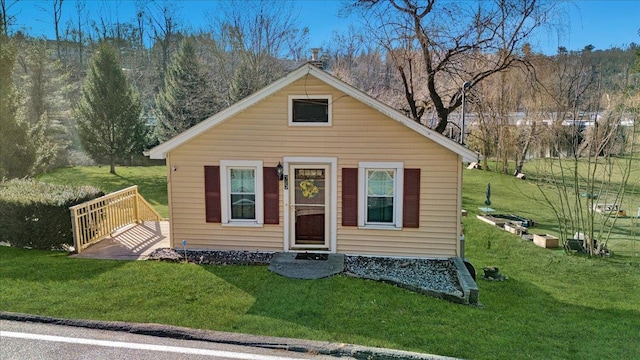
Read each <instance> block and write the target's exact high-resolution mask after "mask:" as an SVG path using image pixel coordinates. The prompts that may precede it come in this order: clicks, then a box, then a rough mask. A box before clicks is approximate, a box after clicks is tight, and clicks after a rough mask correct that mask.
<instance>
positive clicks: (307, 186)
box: [289, 164, 331, 250]
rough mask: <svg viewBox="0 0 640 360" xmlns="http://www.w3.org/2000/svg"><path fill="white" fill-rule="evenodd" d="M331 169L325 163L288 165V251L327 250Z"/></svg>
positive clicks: (329, 230)
mask: <svg viewBox="0 0 640 360" xmlns="http://www.w3.org/2000/svg"><path fill="white" fill-rule="evenodd" d="M330 169H331V167H330V165H328V164H304V165H303V164H292V165H290V168H289V199H290V205H289V207H290V209H289V216H290V219H289V235H290V241H289V244H290V248H291V250H304V249H318V250H329V240H330V238H331V227H330V224H331V206H330V204H331V202H330V199H331V196H330V189H331V186H330V179H331V177H330Z"/></svg>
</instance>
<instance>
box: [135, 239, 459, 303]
mask: <svg viewBox="0 0 640 360" xmlns="http://www.w3.org/2000/svg"><path fill="white" fill-rule="evenodd" d="M184 254H185V253H184V252H183V251H179V250H172V249H158V250H155V251H154V252H153V253H151V255H149V258H148V259H149V260H162V261H175V262H179V261H184ZM186 254H187V259H188V261H189V262H193V263H196V264H207V265H268V264H269V262H270V261H271V258H272V257H273V253H267V252H258V251H190V250H187V252H186ZM344 265H345V274H346V275H350V276H355V277H360V278H366V279H371V280H376V281H384V282H389V283H393V284H395V285H398V286H401V287H404V288H408V289H411V290H414V291H418V292H422V293H427V294H430V295H434V296H438V297H442V296H441V295H440V294H450V295H453V296H455V297H460V296H462V294H463V292H462V288H461V286H460V284H459V281H458V276H457V269H456V266H455V264H454V263H453V261H451V260H436V259H407V258H405V259H403V258H385V257H369V256H354V255H349V256H345V264H344Z"/></svg>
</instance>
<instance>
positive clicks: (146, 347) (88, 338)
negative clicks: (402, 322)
mask: <svg viewBox="0 0 640 360" xmlns="http://www.w3.org/2000/svg"><path fill="white" fill-rule="evenodd" d="M0 359H1V360H10V359H12V360H13V359H16V360H18V359H19V360H22V359H29V360H31V359H56V360H57V359H150V360H164V359H167V360H168V359H198V360H199V359H207V360H210V359H239V360H290V359H314V360H325V359H333V360H335V357H331V356H319V355H313V354H307V353H295V352H287V351H283V350H271V349H262V348H255V347H246V346H235V345H224V344H218V343H212V342H205V341H193V340H178V339H171V338H162V337H154V336H147V335H137V334H131V333H126V332H119V331H106V330H96V329H87V328H78V327H71V326H62V325H53V324H40V323H29V322H16V321H8V320H0ZM341 359H352V358H348V357H342V358H341Z"/></svg>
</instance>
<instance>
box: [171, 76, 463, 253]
mask: <svg viewBox="0 0 640 360" xmlns="http://www.w3.org/2000/svg"><path fill="white" fill-rule="evenodd" d="M300 94H311V95H314V94H315V95H327V94H330V95H332V111H333V113H332V115H333V125H332V126H330V127H308V126H305V127H292V126H288V114H287V103H288V96H289V95H300ZM169 155H170V156H168V158H167V167H168V169H173V168H174V167H175V169H176V170H175V171H172V170H168V173H169V193H170V194H171V207H172V209H171V226H172V237H171V238H172V241H173V246H174V247H181V243H182V240H183V239H184V240H187V243H188V247H189V248H192V249H221V250H232V249H239V250H260V251H282V250H283V249H284V224H285V221H284V218H283V217H284V211H283V199H284V198H285V197H284V194H283V190H282V183H280V184H281V185H280V194H279V199H280V200H279V202H280V206H279V217H280V221H279V224H278V225H269V224H265V225H263V226H262V227H246V228H245V227H231V226H224V225H222V224H218V223H207V222H205V197H204V172H203V167H204V166H215V165H219V161H220V160H221V159H223V160H263V161H264V166H265V167H273V166H276V165H277V164H278V162H282V161H283V157H335V158H337V159H338V171H337V177H338V184H337V187H338V194H336V198H337V218H336V221H337V247H336V250H337V252H340V253H347V254H368V255H393V256H412V257H415V256H420V257H449V256H455V255H456V253H457V248H458V241H457V240H458V237H457V231H458V229H459V224H458V223H459V213H460V211H459V210H460V205H459V199H460V196H461V194H460V193H459V192H458V191H459V188H458V185H459V181H458V180H459V176H460V172H461V165H460V158H459V156H458V155H457V154H455V153H453V152H451V151H449V150H447V149H445V148H444V147H442V146H440V145H438V144H436V143H435V142H433V141H431V140H429V139H427V138H425V137H424V136H422V135H420V134H417V133H415V132H414V131H412V130H410V129H408V128H407V127H406V126H404V125H403V124H401V123H399V122H397V121H395V120H392V119H390V118H388V117H386V116H385V115H383V114H381V113H380V112H378V111H376V110H374V109H372V108H370V107H368V106H367V105H365V104H363V103H361V102H359V101H357V100H355V99H353V98H352V97H350V96H347V95H345V94H344V93H342V92H340V91H337V90H335V89H334V88H332V87H330V86H329V85H327V84H325V83H324V82H321V81H320V80H318V79H316V78H314V77H312V76H308V77H304V78H302V79H300V80H298V81H296V82H294V83H292V84H291V85H289V86H287V87H285V88H284V89H282V90H280V91H278V92H276V93H275V94H273V95H271V96H269V97H267V98H265V99H264V100H262V101H261V102H259V103H258V104H256V105H254V106H253V107H252V108H249V109H246V110H244V111H242V112H240V113H238V114H236V115H235V116H234V117H232V118H230V119H227V120H226V121H225V122H223V123H221V124H219V125H218V126H216V127H214V128H212V129H210V130H208V131H206V132H204V133H202V134H200V135H199V136H197V137H195V138H193V139H191V140H190V141H188V142H186V143H184V144H182V145H180V146H178V147H177V148H175V149H173V150H172V151H171V152H170V154H169ZM360 161H369V162H385V161H394V162H397V161H401V162H403V163H404V167H405V168H414V169H420V171H421V174H420V176H421V179H422V182H421V185H420V226H419V228H404V229H402V230H399V231H398V230H374V229H360V228H358V227H353V226H342V197H341V194H342V186H341V185H342V168H345V167H347V168H357V167H358V162H360Z"/></svg>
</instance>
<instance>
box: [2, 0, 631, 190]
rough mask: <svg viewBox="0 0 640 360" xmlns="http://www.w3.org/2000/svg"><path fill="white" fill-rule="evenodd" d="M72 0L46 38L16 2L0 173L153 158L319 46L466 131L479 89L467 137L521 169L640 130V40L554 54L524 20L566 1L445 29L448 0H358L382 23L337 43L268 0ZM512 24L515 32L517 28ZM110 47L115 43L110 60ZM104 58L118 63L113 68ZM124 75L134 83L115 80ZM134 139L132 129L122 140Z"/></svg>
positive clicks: (345, 68)
mask: <svg viewBox="0 0 640 360" xmlns="http://www.w3.org/2000/svg"><path fill="white" fill-rule="evenodd" d="M62 3H63V1H62V0H52V1H50V2H49V3H47V6H49V7H50V13H51V15H52V16H51V25H52V26H53V27H55V34H56V38H55V39H44V38H38V37H33V36H31V35H30V34H29V33H26V32H23V31H22V30H21V29H15V28H13V27H12V20H15V18H14V16H18V15H12V14H11V13H10V9H9V7H8V6H7V5H8V3H7V2H5V1H4V0H3V1H2V14H1V15H2V16H1V17H0V25H1V26H0V30H1V31H2V33H1V34H0V68H1V69H2V74H1V75H2V80H1V81H2V84H1V86H2V100H1V106H2V108H1V109H2V114H1V115H0V116H1V119H0V120H1V122H0V126H1V127H2V131H0V133H1V135H0V137H1V139H0V157H1V159H0V178H1V177H8V178H11V177H23V176H27V175H35V174H38V173H41V172H43V171H46V170H48V169H51V168H54V167H59V166H67V165H80V164H93V163H98V164H109V163H111V165H112V167H113V166H114V165H115V163H118V164H136V163H144V158H143V157H142V155H141V154H142V152H143V151H144V150H146V149H149V148H150V147H152V146H154V145H157V144H158V143H160V142H161V141H166V140H167V139H169V138H171V137H173V136H175V135H177V134H178V133H180V132H182V131H184V130H185V129H187V128H189V127H190V126H193V125H195V124H196V123H197V122H199V121H202V120H204V119H205V118H207V117H208V116H211V115H213V114H215V113H216V112H218V111H220V110H221V109H224V108H225V107H227V106H230V105H232V104H234V103H235V102H237V101H239V100H241V99H243V98H244V97H246V96H248V95H250V94H252V93H253V92H255V91H257V90H259V89H260V88H262V87H264V86H266V85H267V84H269V83H270V82H272V81H274V80H275V79H278V78H280V77H281V76H283V75H284V74H286V73H287V72H289V71H291V70H293V69H295V68H296V67H298V66H300V65H301V64H303V63H305V62H306V61H309V60H311V53H312V51H311V48H312V47H316V46H317V47H320V46H321V47H322V48H321V50H320V52H319V59H316V60H320V61H321V62H322V64H323V68H324V69H325V70H326V71H328V72H329V73H331V74H333V75H335V76H337V77H338V78H340V79H342V80H344V81H346V82H347V83H350V84H352V85H353V86H355V87H357V88H359V89H361V90H363V91H365V92H367V93H368V94H370V95H371V96H373V97H375V98H377V99H379V100H381V101H382V102H384V103H387V104H389V105H391V106H393V107H395V108H397V109H398V110H400V111H402V112H404V113H405V114H406V115H407V116H408V117H410V118H413V119H414V120H415V121H417V122H419V123H421V124H423V125H424V126H428V127H431V128H433V129H435V130H436V131H438V132H441V133H443V134H444V135H446V136H449V137H451V138H452V139H453V140H455V141H460V135H461V128H462V124H461V105H462V99H463V98H465V97H466V98H465V102H466V104H465V105H466V112H467V113H466V116H467V124H466V128H465V137H464V142H465V143H466V144H467V145H468V146H469V147H471V148H473V149H474V150H477V151H478V152H480V153H482V154H484V155H487V157H491V158H494V159H496V160H498V163H499V164H502V165H501V167H500V168H499V169H498V170H500V171H508V164H509V162H515V163H517V164H519V165H520V167H519V169H520V170H521V168H522V165H523V161H524V159H525V158H528V157H531V156H545V155H572V154H575V153H579V154H587V153H589V152H594V151H603V149H602V146H601V145H596V143H598V144H599V143H600V141H599V140H602V139H607V141H608V142H607V145H606V148H607V151H608V152H610V153H612V154H623V153H625V149H626V145H627V144H628V141H629V140H628V139H630V138H633V137H630V136H629V134H628V132H629V131H632V132H634V133H635V132H637V131H638V130H637V123H638V116H637V115H638V91H639V89H640V88H639V86H640V76H639V75H638V73H639V72H640V61H639V60H638V59H639V58H640V46H639V45H638V44H635V43H631V44H629V45H628V46H626V47H624V48H611V49H595V48H594V47H593V46H591V45H589V44H585V45H584V48H582V49H579V50H568V49H565V48H559V49H558V51H557V53H556V54H553V55H546V54H542V53H540V52H539V51H537V50H536V49H535V48H534V47H532V45H531V44H530V42H529V38H528V37H527V34H526V33H522V32H523V31H524V30H523V27H524V26H525V25H526V26H530V27H531V29H525V30H526V31H529V30H532V29H534V28H536V27H541V26H544V25H545V23H544V18H539V17H538V16H539V15H538V14H539V13H541V12H544V11H547V12H551V11H553V8H552V7H549V8H541V6H542V5H539V3H536V2H535V1H523V2H516V1H506V2H504V3H505V4H516V5H518V4H520V3H523V4H524V5H525V8H523V9H519V10H518V11H513V13H510V12H509V11H506V10H505V11H503V12H502V14H504V15H503V17H502V18H499V17H498V18H496V13H493V12H492V11H493V10H492V9H480V8H478V9H477V10H475V9H463V8H462V7H463V6H464V4H462V5H458V6H460V7H461V8H460V10H461V11H460V12H459V13H458V14H460V13H463V12H462V10H468V11H469V14H468V19H469V22H468V23H465V22H464V20H465V18H462V19H461V23H462V24H463V26H461V27H460V28H457V27H456V28H454V27H451V28H449V29H448V30H444V31H443V30H441V29H442V28H438V29H440V30H439V31H437V32H436V31H435V30H434V29H433V28H431V27H430V26H433V24H434V20H433V19H438V18H443V19H442V21H446V20H447V19H446V17H443V16H442V14H443V13H444V12H442V9H441V8H438V4H439V3H438V2H437V1H433V0H430V1H427V2H426V3H424V5H419V6H417V7H415V8H413V7H407V8H402V6H401V5H402V4H405V2H398V4H396V2H394V1H391V2H388V4H386V3H382V4H380V3H378V2H377V1H366V0H361V1H353V2H352V4H351V5H348V6H345V11H351V12H355V13H358V14H361V17H362V19H364V20H365V24H368V26H369V28H367V25H365V26H363V27H360V28H355V27H353V28H351V29H350V30H348V31H347V32H346V33H335V34H334V36H333V37H332V38H331V39H328V40H327V41H326V42H325V43H324V44H309V41H308V29H307V28H305V27H304V24H303V22H302V20H301V19H298V18H296V17H295V13H294V12H293V11H291V10H289V7H287V6H280V7H273V6H271V4H270V3H269V2H268V1H258V2H256V3H255V5H256V6H255V7H252V8H251V9H247V8H246V7H239V6H234V4H236V3H234V2H233V1H232V2H229V3H228V4H227V5H226V6H221V8H220V14H222V15H221V16H218V17H217V20H216V21H212V22H211V24H210V25H209V28H207V29H192V28H191V27H190V26H189V24H188V21H186V20H184V17H181V16H180V14H179V12H178V11H177V10H176V9H175V8H173V7H172V6H173V5H172V4H171V3H170V2H156V1H147V2H145V1H141V2H138V3H137V6H138V12H137V14H136V16H135V18H132V19H118V18H115V19H114V18H112V17H110V16H105V17H101V18H97V19H92V18H90V17H88V16H87V9H86V8H85V7H84V5H83V4H84V3H83V2H77V3H76V4H75V8H74V9H73V10H72V11H73V12H74V18H75V20H74V21H70V22H67V23H64V24H63V23H61V21H60V11H62ZM407 3H412V2H411V1H409V2H407ZM420 4H422V3H420ZM9 5H10V4H9ZM429 5H432V6H431V7H429ZM383 6H387V7H388V8H383ZM394 6H395V7H394ZM505 9H507V10H508V9H509V8H505ZM534 10H535V11H534ZM65 11H69V9H66V10H65ZM383 15H384V16H383ZM385 19H387V21H386V22H385ZM391 19H403V21H398V22H395V21H391ZM479 19H480V20H482V21H480V20H479ZM518 22H520V23H521V24H523V25H522V26H520V27H514V28H513V29H509V28H508V27H509V26H512V25H513V24H517V23H518ZM397 24H401V25H397ZM407 24H408V25H407ZM412 24H413V25H412ZM409 25H411V26H409ZM440 25H441V24H440ZM464 26H466V27H464ZM497 29H502V30H501V31H502V34H503V37H502V39H498V38H497V37H496V36H495V34H496V31H497ZM505 29H506V30H505ZM509 31H512V32H513V34H512V35H513V36H511V37H508V36H504V33H508V32H509ZM443 32H444V33H445V34H443ZM436 34H437V35H436ZM452 39H453V40H452ZM100 49H102V50H100ZM107 51H113V53H114V55H115V56H114V57H113V58H109V59H105V58H102V59H100V58H101V57H102V55H104V53H105V52H107ZM100 61H102V62H100ZM105 61H106V62H107V63H109V65H108V66H107V65H105V64H106V63H105ZM100 64H102V65H100ZM104 67H109V68H110V69H112V70H111V73H104V74H102V73H101V71H102V70H104ZM101 69H102V70H101ZM119 76H122V79H124V80H123V81H126V83H124V82H123V83H118V84H114V83H113V79H118V78H119ZM114 86H115V87H114ZM109 88H110V89H115V88H118V89H122V90H121V91H120V90H119V92H122V93H124V94H125V96H124V97H122V98H119V99H115V98H114V99H110V100H109V101H113V103H111V104H108V103H102V104H95V103H94V102H98V103H99V102H101V101H107V99H105V97H104V96H102V97H101V96H97V97H95V98H94V97H92V95H91V94H90V93H89V92H88V91H89V89H94V90H96V91H99V89H103V90H104V89H109ZM123 102H125V103H128V104H130V105H129V106H128V107H126V109H124V108H123V110H121V112H120V113H118V114H122V113H124V112H128V115H127V116H128V118H127V119H124V118H121V119H119V122H118V123H114V124H112V126H111V127H108V128H107V127H105V128H104V129H105V130H103V131H102V133H95V132H94V133H93V134H90V133H91V132H90V131H89V130H90V129H92V128H96V127H97V125H98V124H102V123H103V122H104V121H103V120H96V119H100V116H98V115H100V114H98V113H100V112H103V113H101V116H103V117H102V118H113V117H118V116H115V115H113V114H111V115H106V114H107V113H106V110H104V109H107V108H114V104H122V103H123ZM105 116H106V117H105ZM125 120H126V121H125ZM567 120H570V121H574V123H573V124H578V125H576V126H567V124H572V123H570V122H569V123H568V122H567ZM595 122H602V124H603V125H604V124H605V122H606V124H607V125H606V126H600V128H599V129H600V130H597V131H600V132H601V133H597V134H592V135H589V133H588V132H589V131H592V133H593V132H597V131H596V130H591V129H595V126H589V125H590V124H593V123H595ZM83 124H84V126H83ZM605 128H606V129H608V130H606V131H605V130H604V129H605ZM602 131H604V132H602ZM125 138H127V139H129V140H131V139H133V141H129V142H128V145H127V146H126V147H125V148H118V149H116V147H115V145H114V144H116V143H122V141H123V140H122V139H125ZM96 144H99V145H100V146H90V145H96ZM109 144H111V145H109ZM114 172H115V171H114Z"/></svg>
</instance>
